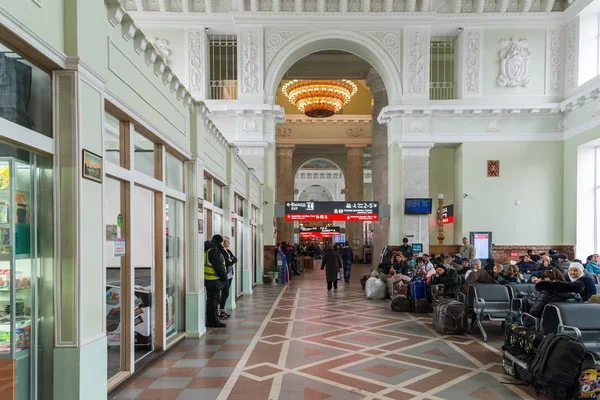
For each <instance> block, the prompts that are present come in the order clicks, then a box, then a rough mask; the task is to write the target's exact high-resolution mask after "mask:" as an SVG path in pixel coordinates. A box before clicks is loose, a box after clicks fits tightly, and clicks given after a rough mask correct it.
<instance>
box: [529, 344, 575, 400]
mask: <svg viewBox="0 0 600 400" xmlns="http://www.w3.org/2000/svg"><path fill="white" fill-rule="evenodd" d="M585 353H586V351H585V346H584V345H583V343H582V342H581V341H580V340H577V339H574V338H572V337H570V336H566V335H555V334H552V333H551V334H549V335H547V336H546V338H544V340H543V341H542V343H541V344H540V347H539V348H538V351H537V354H536V356H535V359H534V360H533V362H532V363H531V366H530V368H531V375H532V378H531V385H532V386H533V388H534V389H535V392H536V393H537V394H538V395H539V394H540V393H543V394H545V395H547V396H549V397H550V398H552V399H555V400H568V399H572V398H573V392H574V391H575V385H576V383H577V378H578V377H579V371H580V367H581V363H582V362H583V360H584V358H585Z"/></svg>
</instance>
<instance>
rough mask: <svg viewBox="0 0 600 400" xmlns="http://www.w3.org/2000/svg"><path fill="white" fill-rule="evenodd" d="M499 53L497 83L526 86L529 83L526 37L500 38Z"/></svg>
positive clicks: (528, 51) (528, 50)
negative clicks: (500, 46)
mask: <svg viewBox="0 0 600 400" xmlns="http://www.w3.org/2000/svg"><path fill="white" fill-rule="evenodd" d="M500 45H502V49H501V50H500V52H499V55H500V76H498V85H500V86H509V87H517V86H521V87H527V86H528V85H529V57H531V50H530V49H529V41H528V40H527V39H515V38H510V39H502V40H500Z"/></svg>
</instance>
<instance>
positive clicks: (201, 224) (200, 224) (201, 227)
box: [198, 218, 204, 234]
mask: <svg viewBox="0 0 600 400" xmlns="http://www.w3.org/2000/svg"><path fill="white" fill-rule="evenodd" d="M198 233H199V234H202V233H204V221H203V220H201V219H199V218H198Z"/></svg>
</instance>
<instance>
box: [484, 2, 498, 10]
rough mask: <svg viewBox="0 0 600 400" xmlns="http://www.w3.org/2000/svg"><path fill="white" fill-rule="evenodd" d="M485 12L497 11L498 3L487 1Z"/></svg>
mask: <svg viewBox="0 0 600 400" xmlns="http://www.w3.org/2000/svg"><path fill="white" fill-rule="evenodd" d="M484 10H485V12H494V11H496V1H495V0H485V6H484Z"/></svg>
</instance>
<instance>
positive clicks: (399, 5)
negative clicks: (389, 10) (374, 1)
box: [393, 0, 406, 12]
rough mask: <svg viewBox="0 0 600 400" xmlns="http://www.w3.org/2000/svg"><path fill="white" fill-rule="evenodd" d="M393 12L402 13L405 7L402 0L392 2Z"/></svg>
mask: <svg viewBox="0 0 600 400" xmlns="http://www.w3.org/2000/svg"><path fill="white" fill-rule="evenodd" d="M393 7H394V12H403V11H404V8H405V7H406V3H405V1H404V0H394V5H393Z"/></svg>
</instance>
